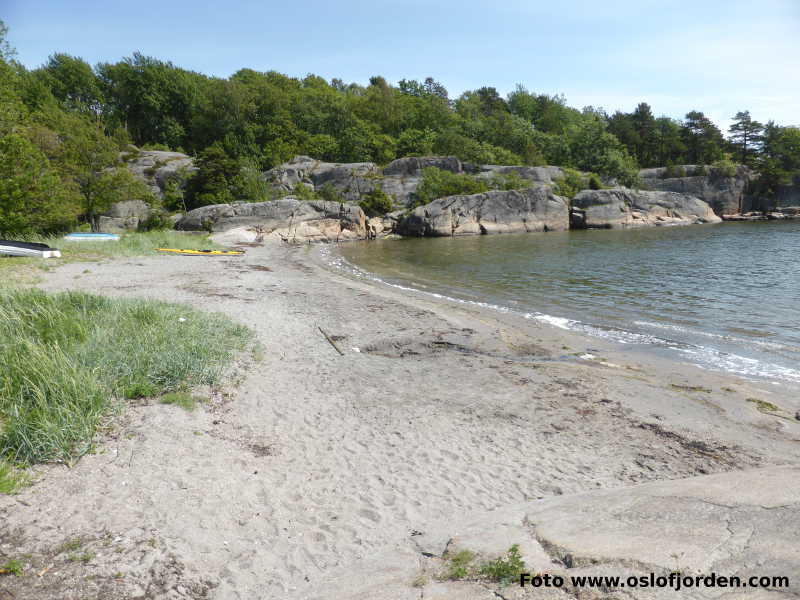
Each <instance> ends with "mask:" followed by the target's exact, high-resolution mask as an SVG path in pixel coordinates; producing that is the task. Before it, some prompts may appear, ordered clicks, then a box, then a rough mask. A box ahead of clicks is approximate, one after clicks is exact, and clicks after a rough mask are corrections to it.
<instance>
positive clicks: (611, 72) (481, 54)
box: [0, 0, 800, 129]
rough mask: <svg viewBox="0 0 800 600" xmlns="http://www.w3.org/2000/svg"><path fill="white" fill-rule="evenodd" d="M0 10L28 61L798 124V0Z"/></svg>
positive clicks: (165, 4) (303, 0) (49, 2)
mask: <svg viewBox="0 0 800 600" xmlns="http://www.w3.org/2000/svg"><path fill="white" fill-rule="evenodd" d="M0 19H2V20H3V21H5V23H6V25H7V26H8V27H9V34H8V40H9V42H10V43H11V45H12V46H14V47H15V48H16V49H17V60H19V61H20V62H21V63H23V64H24V65H26V66H27V67H30V68H33V67H37V66H39V65H41V64H43V63H44V62H45V61H46V60H47V57H48V56H49V55H50V54H52V53H54V52H67V53H69V54H72V55H74V56H80V57H82V58H83V59H84V60H86V61H88V62H89V63H90V64H93V65H94V64H96V63H98V62H116V61H118V60H119V59H121V58H122V57H124V56H130V55H131V54H132V53H133V52H135V51H140V52H142V53H143V54H146V55H149V56H154V57H157V58H159V59H162V60H169V61H171V62H172V63H174V64H175V65H177V66H180V67H184V68H187V69H191V70H194V71H199V72H202V73H206V74H208V75H215V76H219V77H227V76H229V75H231V74H233V73H234V72H236V71H237V70H238V69H240V68H243V67H247V68H252V69H255V70H259V71H269V70H275V71H280V72H282V73H286V74H287V75H291V76H295V77H303V76H305V75H306V74H308V73H313V74H316V75H319V76H322V77H324V78H326V79H328V80H330V79H331V78H333V77H338V78H340V79H343V80H344V81H345V82H351V81H354V82H357V83H361V84H366V83H368V81H369V77H370V76H372V75H382V76H384V77H385V78H386V79H387V81H389V82H392V83H396V82H397V81H399V80H400V79H404V78H405V79H418V80H423V79H424V78H425V77H428V76H430V77H433V78H434V79H436V80H437V81H440V82H441V83H443V84H444V85H445V87H447V89H448V90H449V92H450V96H451V97H456V96H457V95H458V94H460V93H461V92H463V91H465V90H470V89H476V88H479V87H482V86H485V85H488V86H494V87H496V88H497V89H498V90H499V91H500V92H501V93H502V94H506V93H508V92H510V91H513V90H514V89H515V87H516V85H517V84H522V85H523V86H525V87H526V88H527V89H528V90H530V91H535V92H538V93H547V94H564V95H565V96H566V98H567V103H568V104H569V105H570V106H574V107H576V108H582V107H584V106H587V105H592V106H595V107H602V108H604V109H606V110H607V111H608V112H609V113H613V112H614V111H615V110H623V111H626V112H630V111H632V110H633V109H634V108H635V107H636V105H637V104H638V103H639V102H647V103H649V104H650V105H651V107H652V109H653V112H654V114H655V115H656V116H661V115H667V116H670V117H674V118H682V117H683V116H684V115H685V114H686V113H687V112H688V111H690V110H701V111H703V112H705V114H706V115H707V116H709V117H710V118H711V119H713V120H714V121H715V122H716V123H717V124H718V125H719V126H720V127H722V128H723V129H727V127H728V125H729V124H730V122H731V119H732V117H733V115H734V114H735V113H736V112H738V111H741V110H749V111H750V113H751V115H752V116H753V118H755V119H757V120H759V121H762V122H766V121H768V120H770V119H773V120H775V121H776V122H777V123H779V124H782V125H800V0H758V1H754V0H691V1H690V0H668V1H665V0H593V1H585V0H560V1H558V2H554V1H552V0H549V1H547V2H540V1H538V0H528V1H524V0H501V1H495V2H489V1H483V2H479V1H476V0H460V1H457V2H454V1H451V0H435V1H432V0H426V1H423V0H402V1H395V0H372V1H371V2H363V1H357V0H341V1H336V0H328V1H327V2H326V1H316V0H283V1H281V2H270V1H255V0H227V2H223V3H219V2H214V3H204V2H197V1H196V0H192V1H191V2H189V1H188V0H168V1H163V0H162V1H160V2H154V1H152V0H137V1H136V2H131V1H129V0H127V1H124V2H122V1H119V0H110V1H109V0H103V1H96V0H58V1H56V0H36V1H32V0H0Z"/></svg>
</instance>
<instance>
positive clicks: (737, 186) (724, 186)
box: [639, 165, 753, 216]
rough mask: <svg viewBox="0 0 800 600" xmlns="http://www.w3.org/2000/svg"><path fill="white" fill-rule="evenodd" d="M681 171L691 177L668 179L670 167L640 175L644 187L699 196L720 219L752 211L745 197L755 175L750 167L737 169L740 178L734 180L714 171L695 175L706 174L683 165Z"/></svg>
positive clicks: (643, 172) (695, 168) (737, 176)
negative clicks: (723, 216) (665, 176)
mask: <svg viewBox="0 0 800 600" xmlns="http://www.w3.org/2000/svg"><path fill="white" fill-rule="evenodd" d="M677 168H678V169H680V170H682V171H683V172H685V173H687V176H686V177H669V178H664V175H665V174H666V172H667V169H666V167H659V168H657V169H643V170H642V171H639V178H640V179H641V181H642V187H643V188H644V189H648V190H657V191H666V192H677V193H680V194H688V195H690V196H695V197H697V198H700V199H701V200H704V201H705V202H707V203H708V204H709V205H710V206H711V208H713V209H714V212H715V213H716V214H717V215H719V216H722V215H733V214H737V213H740V212H744V211H746V210H749V208H750V207H749V202H748V200H747V198H746V196H745V193H746V190H747V186H748V184H749V183H750V182H751V181H752V179H753V172H752V171H751V170H750V169H748V168H747V167H744V166H739V167H737V170H736V174H734V175H732V176H727V175H724V174H720V173H717V172H715V170H714V169H713V168H711V167H706V168H705V172H706V174H698V175H694V173H699V172H702V170H703V167H702V166H698V165H682V166H680V167H677Z"/></svg>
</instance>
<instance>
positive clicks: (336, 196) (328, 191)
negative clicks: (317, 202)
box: [317, 182, 344, 204]
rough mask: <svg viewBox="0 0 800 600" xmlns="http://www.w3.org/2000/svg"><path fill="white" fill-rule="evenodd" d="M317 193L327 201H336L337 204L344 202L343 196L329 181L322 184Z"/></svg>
mask: <svg viewBox="0 0 800 600" xmlns="http://www.w3.org/2000/svg"><path fill="white" fill-rule="evenodd" d="M317 194H318V195H319V197H320V198H322V199H323V200H327V201H328V202H338V203H339V204H342V203H343V202H344V196H342V194H341V193H340V192H339V190H337V189H336V188H335V187H333V184H331V183H330V182H328V183H326V184H323V186H322V187H321V188H319V191H318V192H317Z"/></svg>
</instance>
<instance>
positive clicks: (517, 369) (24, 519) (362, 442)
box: [0, 243, 800, 600]
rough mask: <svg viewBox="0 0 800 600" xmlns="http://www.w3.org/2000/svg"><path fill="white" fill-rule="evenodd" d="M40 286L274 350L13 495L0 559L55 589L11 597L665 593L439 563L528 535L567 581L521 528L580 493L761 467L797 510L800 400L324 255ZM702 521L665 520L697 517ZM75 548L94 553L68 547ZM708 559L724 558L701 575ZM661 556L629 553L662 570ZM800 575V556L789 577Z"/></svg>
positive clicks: (99, 273) (90, 274)
mask: <svg viewBox="0 0 800 600" xmlns="http://www.w3.org/2000/svg"><path fill="white" fill-rule="evenodd" d="M41 287H43V288H44V289H46V290H50V291H57V290H67V289H80V290H84V291H91V292H95V293H99V294H106V295H111V296H117V297H136V298H154V299H162V300H168V301H172V302H183V303H186V304H189V305H191V306H193V307H196V308H202V309H204V310H209V311H219V312H222V313H225V314H226V315H228V316H230V317H231V318H233V319H234V320H236V321H237V322H240V323H243V324H245V325H247V326H249V327H251V328H252V329H253V330H254V331H255V332H256V336H257V339H258V342H259V344H260V348H259V349H258V350H257V351H256V352H255V353H253V354H254V355H253V356H251V355H250V354H248V355H247V356H244V357H242V359H241V360H240V361H239V363H238V364H237V366H236V368H235V369H233V370H232V372H231V373H230V376H229V378H228V384H226V386H225V387H224V388H220V389H215V390H201V392H202V393H203V394H205V395H206V396H207V397H208V398H209V399H210V401H209V403H208V404H207V406H205V407H203V408H200V409H199V410H196V411H194V412H186V411H183V410H181V409H179V408H177V407H174V406H165V405H160V404H157V403H155V402H150V403H147V402H145V403H141V404H138V405H134V406H129V407H127V408H126V409H125V411H124V412H123V413H122V414H121V415H118V416H116V417H114V418H113V419H111V421H110V423H109V426H108V428H107V430H106V431H105V432H104V433H103V435H102V436H101V437H100V438H99V439H98V445H97V451H96V453H94V454H91V455H88V456H85V457H83V458H82V459H81V460H80V461H79V462H78V463H77V464H76V465H74V466H73V467H72V468H67V467H65V466H61V465H46V466H41V467H39V468H37V469H36V470H35V473H36V479H37V480H36V483H35V484H34V485H33V486H32V487H30V488H28V489H26V490H24V491H23V492H22V493H21V494H19V495H17V496H2V497H0V534H1V535H2V539H1V540H0V542H1V543H2V549H3V550H4V552H12V551H13V552H16V553H26V554H30V555H32V556H33V557H34V560H35V561H36V564H40V565H41V571H40V572H41V576H39V575H38V573H37V575H36V576H35V577H30V578H25V581H24V582H23V581H22V580H20V581H19V582H18V583H15V582H14V581H12V580H11V579H9V578H5V579H2V580H0V600H6V598H11V599H14V600H22V599H44V598H60V599H61V598H63V599H67V598H108V599H117V598H176V599H177V598H213V599H226V600H227V599H242V600H252V599H271V598H276V599H279V598H291V599H297V600H301V599H308V600H312V599H323V598H325V599H329V600H339V599H364V600H366V599H368V598H369V599H380V598H386V599H395V598H397V599H402V598H415V599H419V598H426V599H430V598H440V599H445V598H452V599H456V598H465V599H469V598H508V599H510V598H517V597H523V596H524V597H526V598H527V597H542V598H545V597H554V598H556V597H558V598H577V597H580V598H591V597H598V598H599V597H617V595H619V597H623V596H626V597H637V598H640V597H641V598H645V597H648V598H649V597H660V596H657V595H653V596H649V595H641V594H640V595H634V596H631V595H629V594H628V595H626V594H623V593H622V592H614V593H613V594H612V593H610V592H609V593H601V592H600V591H599V590H598V591H597V592H596V593H597V594H598V595H597V596H593V595H589V594H590V592H589V591H586V592H585V595H580V594H579V593H577V592H574V591H573V592H569V591H564V590H559V591H551V592H546V591H544V590H530V589H528V590H525V589H520V588H519V587H516V588H513V587H512V588H508V590H509V591H503V590H502V589H500V588H498V587H497V586H493V585H491V584H486V583H481V582H455V583H439V582H437V581H436V577H435V574H436V570H437V569H438V568H440V565H441V556H440V550H441V551H443V550H444V548H446V547H447V545H448V544H450V543H451V542H452V540H453V539H455V538H457V536H459V535H462V543H463V544H469V543H472V544H474V545H475V548H474V549H475V551H477V552H481V551H483V550H484V548H481V547H479V546H480V544H484V545H486V544H489V543H490V542H492V543H495V542H496V544H497V547H498V548H508V547H510V546H511V545H512V544H515V543H519V544H521V545H522V548H523V550H524V553H526V554H525V555H526V558H527V562H528V564H529V565H533V566H537V565H539V564H540V563H539V562H537V561H540V562H541V561H543V562H544V567H539V568H545V567H546V566H547V563H548V562H549V564H550V565H551V567H552V568H553V569H555V570H558V569H564V568H569V564H565V561H564V560H561V561H560V562H561V564H558V563H559V559H558V557H557V556H556V555H554V554H553V553H552V552H550V553H549V555H545V554H542V552H541V550H542V549H545V550H548V549H549V550H552V548H553V547H555V546H556V545H557V544H555V543H553V544H548V543H547V542H546V540H543V539H539V538H540V537H541V536H539V538H537V536H532V535H531V533H530V531H526V530H525V528H523V527H517V526H516V524H515V522H514V521H513V518H512V517H511V516H510V515H512V514H516V513H515V512H513V511H517V512H519V511H523V512H524V511H529V510H538V509H537V508H536V507H538V506H540V505H541V506H547V507H550V508H548V510H551V511H557V510H559V509H558V506H560V505H558V504H554V503H558V502H562V501H563V502H566V503H567V504H565V505H564V506H567V505H569V502H570V501H569V498H572V497H577V496H574V495H576V494H586V496H585V497H586V498H590V497H592V496H591V495H592V494H605V493H607V492H608V491H609V490H617V489H620V488H627V487H628V486H640V484H647V483H650V482H664V481H668V480H678V479H684V478H692V477H698V476H713V477H717V478H718V479H714V481H722V482H725V481H728V480H727V479H719V478H720V477H722V478H724V477H729V476H730V474H736V473H739V472H740V471H746V472H748V473H756V472H766V473H769V474H770V477H773V478H772V479H768V480H764V481H762V483H760V484H758V485H752V486H751V485H750V484H747V483H745V484H743V487H744V488H748V487H752V488H771V487H773V488H775V493H778V490H777V488H779V487H781V486H775V485H774V482H775V481H779V482H780V481H783V482H784V483H785V486H784V487H782V488H781V489H782V490H783V491H782V492H781V493H784V492H785V493H787V494H788V493H789V492H786V490H787V489H789V491H790V492H791V494H794V495H791V494H790V496H789V497H788V500H785V502H784V501H782V502H783V504H779V506H780V507H784V508H785V507H786V506H789V505H792V506H796V505H797V503H798V502H800V490H798V489H797V484H796V483H791V482H793V481H798V480H800V478H798V477H797V474H798V469H800V443H798V442H800V421H798V420H796V419H795V414H796V412H797V411H798V410H800V394H798V389H797V388H796V387H792V386H791V385H790V384H780V385H776V384H773V383H770V382H767V381H747V380H744V379H739V378H736V377H733V376H730V375H726V374H723V373H716V372H712V371H705V370H701V369H699V368H697V367H694V366H691V365H688V364H682V363H678V362H671V361H668V360H663V359H659V358H657V357H654V356H648V355H644V354H637V353H634V352H630V351H627V350H626V349H625V348H623V347H622V346H619V345H614V344H612V343H610V342H606V341H603V340H600V339H593V338H588V337H582V336H581V335H577V334H574V333H571V332H567V331H563V330H560V329H557V328H554V327H552V326H550V325H547V324H545V323H540V322H535V321H531V320H525V319H522V318H519V317H515V316H514V315H510V314H503V313H500V312H496V311H492V310H489V309H486V308H481V307H478V306H471V305H465V304H458V303H454V302H448V301H445V300H437V299H435V298H432V297H427V296H423V295H417V294H414V293H413V292H402V291H399V290H396V289H393V288H390V287H388V286H382V285H380V284H377V283H373V282H370V281H366V280H363V279H357V278H354V277H350V276H348V275H346V274H345V273H342V272H337V271H336V270H335V269H332V268H330V267H328V266H326V265H325V264H324V262H323V261H322V259H321V257H320V248H319V247H314V246H289V245H285V244H278V243H267V244H265V245H263V246H253V247H247V254H246V255H245V256H244V257H241V258H202V257H201V258H198V257H183V256H177V257H176V256H158V257H148V258H134V259H119V260H114V261H106V262H102V263H73V264H66V265H64V266H62V267H60V268H58V269H57V270H54V271H52V272H50V273H48V274H47V278H46V281H45V282H44V283H43V284H42V285H41ZM320 328H321V329H322V331H324V332H325V333H327V334H328V335H329V336H330V337H331V338H332V340H333V341H334V342H335V344H336V346H338V348H339V349H341V351H342V354H341V355H340V354H339V353H338V352H337V350H336V349H335V348H334V347H333V345H332V344H331V343H329V341H328V340H327V339H326V337H325V336H324V335H323V333H322V332H321V331H320ZM587 354H589V355H591V357H585V355H587ZM582 356H583V358H582ZM748 399H760V400H763V401H765V402H769V403H771V404H773V405H775V406H777V407H779V409H780V413H779V414H767V413H765V412H762V411H759V410H758V405H757V403H755V402H752V401H748ZM775 468H777V470H776V469H775ZM754 469H756V470H758V471H753V470H754ZM725 474H729V475H725ZM776 474H777V475H776ZM692 481H694V480H692ZM742 481H745V482H746V481H748V480H747V479H743V480H742ZM765 481H766V483H765ZM659 485H662V486H663V485H666V484H663V483H662V484H659ZM720 485H722V484H720ZM786 486H788V487H786ZM792 486H794V487H792ZM640 487H641V486H640ZM645 489H651V488H647V487H646V486H645ZM658 489H659V490H661V489H662V488H658ZM663 489H667V488H663ZM608 493H611V492H608ZM653 493H655V492H653ZM658 493H659V494H661V493H662V492H658ZM664 493H666V492H664ZM742 494H743V495H746V493H745V492H744V491H743V492H742ZM580 497H581V498H583V497H584V496H580ZM608 497H609V498H610V497H611V496H608ZM614 497H617V496H614ZM754 502H755V505H756V506H757V507H758V506H763V505H764V502H763V499H761V500H758V502H756V501H754ZM787 503H788V504H787ZM580 504H581V503H578V504H577V505H580ZM719 504H722V505H726V503H725V502H721V501H720V502H719ZM577 505H576V504H575V503H574V502H573V504H572V505H570V506H573V508H572V509H569V510H575V509H574V506H577ZM510 507H514V508H513V510H512V509H511V508H510ZM564 510H565V511H566V510H568V508H564ZM691 510H692V509H687V508H686V507H684V508H681V509H680V510H676V511H675V514H672V513H669V512H666V513H664V517H663V518H664V520H665V521H666V522H670V520H671V519H672V520H675V522H676V523H678V522H681V523H684V524H685V521H682V520H681V519H686V520H687V521H690V520H691V519H692V518H695V517H692V516H691V515H689V516H687V513H686V511H689V512H690V511H691ZM720 510H722V509H720ZM509 511H511V512H509ZM796 513H797V511H795V513H794V514H796ZM759 514H760V513H759ZM498 519H499V520H498ZM709 519H711V517H710V516H709V515H699V516H697V517H696V519H695V520H696V522H698V523H702V522H704V521H706V522H709V523H710V522H711V521H710V520H709ZM794 519H795V520H794V521H788V522H787V521H785V520H784V521H783V523H784V525H786V526H787V527H788V529H789V531H788V532H784V533H785V534H786V535H790V534H791V532H792V531H795V533H796V531H797V530H796V529H794V530H793V529H792V527H796V525H797V521H796V519H797V517H796V516H795V517H794ZM712 520H713V519H712ZM728 522H729V523H735V522H736V521H735V520H734V521H731V520H729V521H728ZM467 524H468V525H467ZM481 527H483V528H484V530H483V531H484V533H481ZM698 527H700V525H698ZM708 527H711V529H710V530H709V531H711V532H715V531H716V529H715V528H714V527H716V526H714V527H712V526H711V525H709V526H708ZM719 527H720V528H721V529H722V530H725V527H724V525H720V526H719ZM731 527H733V525H731ZM773 529H774V530H776V531H777V530H778V529H779V527H778V526H777V525H776V526H775V527H774V528H773ZM734 530H735V528H734ZM467 531H469V532H472V533H470V536H471V537H469V536H468V538H463V536H464V535H465V532H467ZM699 531H700V529H698V532H699ZM734 533H735V531H734ZM734 533H731V536H732V537H731V539H733V538H735V535H734ZM776 535H777V534H776ZM726 536H727V533H726ZM466 539H469V540H472V541H470V542H467V541H464V540H466ZM709 539H710V538H709ZM73 540H79V541H80V543H79V547H80V552H81V553H84V556H86V557H88V558H86V559H85V560H69V559H68V558H67V557H66V555H67V553H65V552H63V551H61V550H59V549H60V548H63V545H64V544H69V543H70V541H73ZM439 540H443V544H444V546H443V547H442V544H440V542H439ZM725 540H728V538H727V537H726V538H725ZM708 543H711V542H708ZM737 543H738V542H737ZM437 544H438V545H437ZM724 544H729V541H724ZM724 544H723V543H722V542H721V543H720V544H716V543H714V544H713V547H714V548H715V549H720V548H721V550H719V552H718V553H717V554H713V553H707V552H706V553H702V552H700V551H698V553H697V558H696V561H700V562H697V563H696V564H687V567H692V568H695V569H701V568H702V569H705V568H711V567H713V566H714V565H718V564H724V565H726V566H725V568H726V569H727V570H728V571H729V572H733V571H735V570H737V569H740V568H744V567H752V566H753V565H754V564H756V565H758V561H757V560H751V558H747V559H744V558H742V559H741V560H740V559H737V556H744V554H742V553H746V551H747V546H746V545H744V544H743V545H741V548H739V549H738V550H736V548H738V546H736V544H734V543H733V542H730V545H731V549H730V552H728V550H727V548H728V546H725V545H724ZM489 545H490V544H489ZM687 545H689V541H688V540H687ZM734 546H735V547H734ZM434 547H435V548H438V549H433V550H432V549H431V548H434ZM687 547H688V546H687ZM697 547H698V548H699V547H701V546H697ZM781 547H782V546H781ZM487 548H488V546H487ZM486 551H487V553H488V552H489V550H488V549H487V550H486ZM675 551H676V553H677V552H680V551H681V549H680V548H676V549H675ZM587 552H588V551H587ZM726 552H727V553H726ZM736 552H739V554H736ZM701 555H702V557H701ZM709 556H711V558H713V560H715V561H717V562H712V563H708V564H706V563H702V564H701V562H702V561H703V560H711V558H709ZM614 560H616V559H614ZM620 560H622V559H620ZM626 560H627V559H626ZM659 560H660V559H656V558H651V559H647V560H644V559H641V561H640V563H638V564H635V562H636V561H633V560H627V562H624V563H623V562H619V563H614V564H615V565H616V566H618V567H619V566H621V565H623V564H624V565H625V566H626V568H630V569H639V570H641V571H647V570H648V569H651V570H652V569H654V568H656V566H657V567H658V568H661V567H664V565H663V564H661V563H660V562H659ZM685 560H687V561H688V563H691V561H693V560H695V558H689V557H688V556H687V557H686V559H685ZM737 560H740V562H741V564H737ZM725 561H727V562H725ZM566 562H567V563H568V562H570V561H566ZM601 562H602V561H601ZM608 564H612V563H608ZM654 565H655V566H654ZM773 566H774V565H773ZM792 567H793V568H794V572H793V573H792V572H790V573H785V571H786V570H787V569H790V568H792ZM798 567H800V556H798V560H797V562H796V563H794V565H792V563H791V561H789V562H783V563H780V564H779V565H778V566H777V567H775V568H777V569H779V570H780V569H782V570H783V572H784V574H788V575H792V574H794V573H797V572H798V571H797V568H798ZM664 568H667V567H664ZM764 568H766V567H764ZM762 570H763V568H762ZM420 577H422V579H420ZM3 586H6V588H7V591H6V592H3V591H2V590H3ZM12 586H16V587H12ZM784 592H786V590H784ZM4 593H5V594H6V595H4ZM591 593H595V592H591ZM654 593H655V592H654ZM665 593H669V592H665ZM693 593H694V592H693ZM720 593H721V591H720ZM763 593H764V594H767V593H768V592H763ZM791 593H792V592H791V591H790V592H789V593H788V594H786V595H787V596H790V595H791ZM793 593H794V594H795V595H796V594H797V593H798V592H797V588H794V589H793ZM537 594H538V595H537ZM548 594H552V595H548ZM769 595H770V597H774V594H769ZM664 597H666V596H664ZM670 597H676V596H674V593H673V596H670ZM682 597H695V596H693V595H691V593H688V594H687V595H685V596H682ZM696 597H707V596H703V595H699V596H696ZM708 597H717V596H713V595H712V596H708ZM748 597H750V596H748ZM752 597H759V596H752Z"/></svg>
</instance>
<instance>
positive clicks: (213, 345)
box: [0, 289, 250, 464]
mask: <svg viewBox="0 0 800 600" xmlns="http://www.w3.org/2000/svg"><path fill="white" fill-rule="evenodd" d="M249 339H250V332H249V330H248V329H247V328H245V327H243V326H241V325H237V324H235V323H233V322H232V321H230V320H228V319H227V318H226V317H224V316H222V315H215V314H209V313H204V312H200V311H196V310H194V309H192V308H190V307H187V306H181V305H175V304H169V303H165V302H154V301H141V300H115V299H110V298H104V297H101V296H95V295H91V294H85V293H79V292H66V293H61V294H46V293H44V292H42V291H39V290H2V289H0V459H3V458H5V459H7V460H9V461H12V462H17V463H27V464H30V463H33V462H41V461H50V460H61V461H69V460H71V459H72V458H74V457H76V456H80V455H81V454H83V453H85V452H86V451H87V450H88V449H89V448H90V447H91V442H92V438H93V436H94V434H95V431H96V429H97V427H98V424H99V423H100V421H101V419H102V418H103V417H104V416H105V415H106V414H108V413H109V411H110V409H111V407H112V406H113V405H114V398H135V397H140V396H150V395H158V394H162V393H165V392H171V391H175V390H179V389H185V388H188V387H190V386H193V385H202V384H213V383H215V382H217V381H218V379H219V377H220V375H221V373H222V370H223V369H224V368H225V366H226V364H228V363H229V362H230V361H231V360H232V358H233V357H234V355H235V354H236V352H237V351H239V350H241V349H242V348H243V347H244V346H245V345H246V344H247V342H248V340H249Z"/></svg>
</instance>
